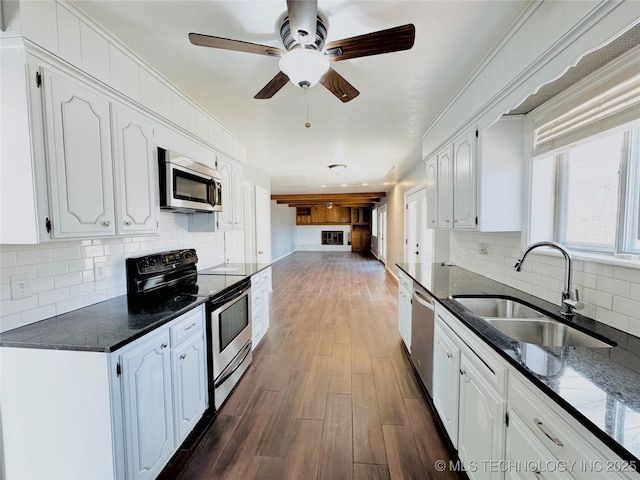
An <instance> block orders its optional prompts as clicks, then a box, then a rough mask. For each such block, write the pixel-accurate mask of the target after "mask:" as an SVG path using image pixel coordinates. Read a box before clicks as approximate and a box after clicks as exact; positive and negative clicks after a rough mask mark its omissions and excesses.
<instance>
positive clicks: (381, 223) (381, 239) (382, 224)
mask: <svg viewBox="0 0 640 480" xmlns="http://www.w3.org/2000/svg"><path fill="white" fill-rule="evenodd" d="M378 260H380V261H381V262H382V263H384V264H386V263H387V206H386V205H383V206H381V207H380V208H378Z"/></svg>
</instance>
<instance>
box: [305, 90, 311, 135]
mask: <svg viewBox="0 0 640 480" xmlns="http://www.w3.org/2000/svg"><path fill="white" fill-rule="evenodd" d="M308 95H309V87H305V88H304V103H305V106H306V107H307V122H306V123H305V124H304V126H305V127H307V128H310V127H311V124H310V123H309V96H308Z"/></svg>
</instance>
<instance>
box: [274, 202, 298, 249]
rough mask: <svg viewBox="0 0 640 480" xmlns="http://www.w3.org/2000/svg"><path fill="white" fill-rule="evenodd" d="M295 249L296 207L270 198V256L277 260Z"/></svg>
mask: <svg viewBox="0 0 640 480" xmlns="http://www.w3.org/2000/svg"><path fill="white" fill-rule="evenodd" d="M295 249H296V209H295V208H290V207H289V206H288V205H278V203H277V202H276V201H275V200H271V258H272V260H277V259H279V258H282V257H284V256H285V255H289V254H290V253H291V252H293V251H295Z"/></svg>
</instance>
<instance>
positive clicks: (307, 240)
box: [292, 209, 351, 252]
mask: <svg viewBox="0 0 640 480" xmlns="http://www.w3.org/2000/svg"><path fill="white" fill-rule="evenodd" d="M292 210H293V209H292ZM327 230H328V231H341V232H342V233H343V241H344V244H343V245H322V233H321V232H322V231H327ZM350 239H351V225H298V226H297V227H296V250H300V251H331V252H350V251H351V245H349V243H348V242H349V240H350Z"/></svg>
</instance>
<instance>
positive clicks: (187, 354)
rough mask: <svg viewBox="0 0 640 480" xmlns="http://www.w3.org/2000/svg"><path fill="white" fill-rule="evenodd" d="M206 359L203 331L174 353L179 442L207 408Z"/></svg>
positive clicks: (172, 356) (177, 435)
mask: <svg viewBox="0 0 640 480" xmlns="http://www.w3.org/2000/svg"><path fill="white" fill-rule="evenodd" d="M205 361H206V353H205V346H204V337H203V335H202V330H200V332H199V333H198V334H196V335H192V336H191V339H190V340H187V341H185V342H183V343H182V344H180V345H179V346H178V347H176V348H174V349H173V350H172V352H171V362H172V371H173V382H174V391H173V398H174V409H175V412H174V413H175V437H176V445H180V444H181V443H182V442H183V441H184V439H185V438H187V435H189V433H190V432H191V430H193V428H194V427H195V425H196V423H198V421H199V420H200V418H202V414H203V413H204V411H205V409H206V407H207V405H206V391H207V373H206V363H205Z"/></svg>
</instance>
